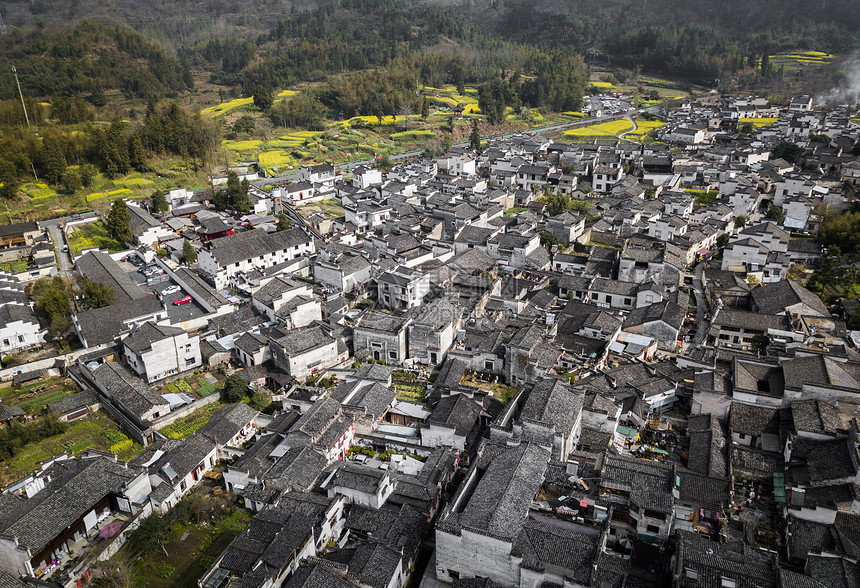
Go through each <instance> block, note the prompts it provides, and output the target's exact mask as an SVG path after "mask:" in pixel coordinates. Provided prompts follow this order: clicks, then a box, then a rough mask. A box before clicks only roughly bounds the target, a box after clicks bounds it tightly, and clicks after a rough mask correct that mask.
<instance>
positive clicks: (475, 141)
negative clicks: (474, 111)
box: [469, 119, 482, 154]
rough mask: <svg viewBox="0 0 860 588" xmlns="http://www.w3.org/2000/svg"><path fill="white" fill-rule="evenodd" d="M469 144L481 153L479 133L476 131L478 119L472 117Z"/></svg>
mask: <svg viewBox="0 0 860 588" xmlns="http://www.w3.org/2000/svg"><path fill="white" fill-rule="evenodd" d="M469 146H470V147H471V148H472V149H474V150H475V152H476V153H479V154H480V153H481V151H482V149H481V134H480V133H479V132H478V121H477V120H475V119H472V133H471V134H470V135H469Z"/></svg>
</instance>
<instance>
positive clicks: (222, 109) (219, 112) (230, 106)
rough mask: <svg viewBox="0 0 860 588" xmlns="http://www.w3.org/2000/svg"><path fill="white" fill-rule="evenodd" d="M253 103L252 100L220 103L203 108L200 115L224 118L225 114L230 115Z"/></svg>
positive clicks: (241, 99) (237, 99) (245, 99)
mask: <svg viewBox="0 0 860 588" xmlns="http://www.w3.org/2000/svg"><path fill="white" fill-rule="evenodd" d="M253 103H254V98H253V97H252V98H236V99H235V100H229V101H227V102H222V103H221V104H218V105H216V106H211V107H209V108H204V109H203V110H201V111H200V113H201V114H208V115H209V116H213V117H217V116H224V115H225V114H230V113H231V112H234V111H236V110H239V109H243V108H245V107H247V106H249V105H251V104H253Z"/></svg>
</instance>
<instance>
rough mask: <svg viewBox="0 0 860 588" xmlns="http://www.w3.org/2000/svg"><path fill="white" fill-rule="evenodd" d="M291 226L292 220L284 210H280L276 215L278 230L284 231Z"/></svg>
mask: <svg viewBox="0 0 860 588" xmlns="http://www.w3.org/2000/svg"><path fill="white" fill-rule="evenodd" d="M291 228H293V222H292V221H291V220H290V217H288V216H287V214H286V213H285V212H282V213H281V214H279V215H278V231H286V230H287V229H291Z"/></svg>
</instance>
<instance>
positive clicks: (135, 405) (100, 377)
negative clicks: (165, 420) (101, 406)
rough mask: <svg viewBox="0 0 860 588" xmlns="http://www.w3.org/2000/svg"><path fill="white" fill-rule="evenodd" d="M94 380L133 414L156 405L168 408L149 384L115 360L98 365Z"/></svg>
mask: <svg viewBox="0 0 860 588" xmlns="http://www.w3.org/2000/svg"><path fill="white" fill-rule="evenodd" d="M93 376H94V377H95V379H96V382H98V383H99V384H100V386H101V387H102V388H105V389H107V390H109V391H110V393H111V394H112V395H113V396H114V397H116V398H117V400H119V401H120V402H121V403H122V404H123V406H125V407H127V408H128V409H129V410H130V411H132V412H133V413H134V414H136V415H138V418H140V415H142V414H144V413H146V412H147V411H150V410H152V409H153V408H154V407H156V406H163V407H165V409H167V408H168V403H167V401H166V400H164V399H163V398H162V397H161V395H159V394H157V393H156V392H155V391H154V390H153V389H152V388H150V387H149V385H148V384H147V383H146V382H144V381H143V380H141V379H140V378H138V377H136V376H133V375H132V374H131V372H129V371H128V370H127V369H125V368H124V367H122V366H121V365H119V364H118V363H116V362H108V363H104V364H102V365H100V366H99V367H98V368H96V370H95V371H94V372H93Z"/></svg>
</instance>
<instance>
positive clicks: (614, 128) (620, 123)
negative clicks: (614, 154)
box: [561, 119, 633, 142]
mask: <svg viewBox="0 0 860 588" xmlns="http://www.w3.org/2000/svg"><path fill="white" fill-rule="evenodd" d="M632 128H633V125H632V124H631V123H630V121H629V120H627V119H621V120H611V121H608V122H603V123H599V124H596V125H591V126H586V127H578V128H575V129H570V130H567V131H564V132H563V133H562V134H561V135H562V138H563V139H565V140H568V141H573V142H582V141H592V140H594V139H611V138H613V137H617V136H618V135H619V134H621V133H623V132H625V131H629V130H631V129H632Z"/></svg>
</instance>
